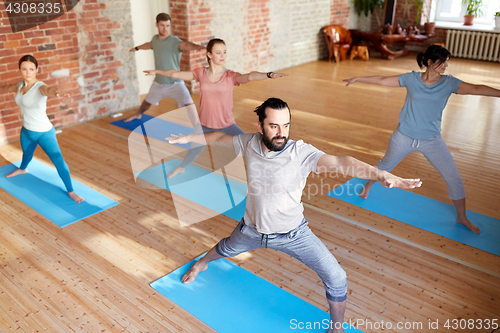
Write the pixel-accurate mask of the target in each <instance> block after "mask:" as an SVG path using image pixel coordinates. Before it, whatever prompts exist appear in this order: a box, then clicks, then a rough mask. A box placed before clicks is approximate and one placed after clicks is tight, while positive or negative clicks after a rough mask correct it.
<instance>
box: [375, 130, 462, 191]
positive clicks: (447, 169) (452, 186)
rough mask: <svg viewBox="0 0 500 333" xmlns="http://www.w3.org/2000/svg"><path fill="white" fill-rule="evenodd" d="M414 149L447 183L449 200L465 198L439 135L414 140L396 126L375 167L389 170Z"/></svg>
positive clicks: (457, 174) (456, 172)
mask: <svg viewBox="0 0 500 333" xmlns="http://www.w3.org/2000/svg"><path fill="white" fill-rule="evenodd" d="M416 151H419V152H421V153H422V154H424V156H425V158H426V159H427V160H428V161H429V162H430V163H431V164H432V166H433V167H434V168H435V169H436V170H437V171H438V172H439V173H440V174H441V177H443V179H444V181H445V182H446V184H447V185H448V192H449V195H450V199H451V200H460V199H463V198H465V188H464V182H463V181H462V177H461V176H460V172H459V171H458V168H457V165H456V164H455V161H454V160H453V157H452V156H451V153H450V150H449V149H448V146H446V143H445V142H444V140H443V138H442V137H441V135H438V136H436V137H433V138H430V139H424V140H416V139H412V138H410V137H408V136H406V135H404V134H403V133H401V132H400V131H399V128H397V129H396V130H395V131H394V133H392V135H391V138H390V140H389V146H388V147H387V151H386V152H385V155H384V157H383V158H382V159H381V160H380V161H379V162H378V164H377V165H376V167H377V168H378V169H381V170H385V171H389V172H390V171H391V170H392V169H394V168H395V167H396V165H398V164H399V162H401V161H402V160H403V158H405V157H406V156H407V155H409V154H411V153H413V152H416Z"/></svg>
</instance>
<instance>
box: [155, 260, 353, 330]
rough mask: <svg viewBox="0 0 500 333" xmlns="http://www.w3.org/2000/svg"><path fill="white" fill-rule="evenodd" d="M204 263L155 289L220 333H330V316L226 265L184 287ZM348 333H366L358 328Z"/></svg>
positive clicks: (176, 274)
mask: <svg viewBox="0 0 500 333" xmlns="http://www.w3.org/2000/svg"><path fill="white" fill-rule="evenodd" d="M198 259H199V258H197V259H195V260H193V261H191V262H190V263H188V264H186V265H184V266H182V267H180V268H179V269H177V270H175V271H173V272H172V273H170V274H168V275H165V276H164V277H162V278H161V279H159V280H157V281H155V282H153V283H151V287H153V288H154V289H155V290H157V291H158V292H159V293H161V294H162V295H163V296H165V297H167V298H169V299H170V300H172V301H173V302H174V303H176V304H177V305H179V306H180V307H182V308H183V309H185V310H186V311H188V312H189V313H191V314H192V315H194V316H195V317H197V318H198V319H200V320H201V321H203V322H204V323H205V324H207V325H208V326H210V327H212V328H213V329H214V330H216V331H217V332H219V333H234V332H238V333H255V332H259V333H268V332H269V333H282V332H296V331H305V332H326V331H327V329H328V325H329V321H330V315H329V314H328V313H326V312H325V311H323V310H321V309H319V308H317V307H315V306H314V305H311V304H309V303H307V302H306V301H304V300H302V299H300V298H299V297H297V296H294V295H292V294H290V293H288V292H286V291H285V290H283V289H281V288H279V287H277V286H275V285H274V284H272V283H270V282H267V281H266V280H264V279H262V278H260V277H258V276H257V275H255V274H253V273H251V272H249V271H247V270H245V269H244V268H241V267H239V266H238V265H235V264H233V263H232V262H230V261H228V260H226V259H219V260H217V261H213V262H211V263H209V264H208V269H207V270H206V271H204V272H201V273H200V274H199V275H198V276H197V278H196V280H194V281H193V282H191V283H189V284H187V285H186V284H183V283H182V282H181V277H182V275H183V274H184V273H186V272H187V271H188V270H189V268H190V267H191V266H192V265H193V264H194V262H195V261H196V260H198ZM308 323H309V325H310V327H311V329H306V325H307V324H308ZM315 323H316V324H315ZM314 325H316V326H314ZM344 325H345V327H347V324H344ZM345 332H348V333H356V332H361V333H362V331H360V330H358V329H356V328H354V327H350V328H347V329H345Z"/></svg>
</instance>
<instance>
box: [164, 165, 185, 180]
mask: <svg viewBox="0 0 500 333" xmlns="http://www.w3.org/2000/svg"><path fill="white" fill-rule="evenodd" d="M185 170H186V169H184V168H181V167H177V168H175V170H174V171H172V172H171V173H169V174H168V175H167V178H174V177H175V176H177V175H178V174H180V173H183V172H184V171H185Z"/></svg>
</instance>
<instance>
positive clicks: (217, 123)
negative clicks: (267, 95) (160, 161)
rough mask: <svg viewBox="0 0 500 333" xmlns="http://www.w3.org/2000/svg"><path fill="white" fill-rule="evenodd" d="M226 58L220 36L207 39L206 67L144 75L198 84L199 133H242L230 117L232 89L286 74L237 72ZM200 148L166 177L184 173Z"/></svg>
mask: <svg viewBox="0 0 500 333" xmlns="http://www.w3.org/2000/svg"><path fill="white" fill-rule="evenodd" d="M225 60H226V44H225V43H224V41H223V40H222V39H218V38H214V39H211V40H210V41H209V42H208V44H207V61H208V64H209V67H208V68H206V67H200V68H196V69H194V70H193V71H176V70H174V69H169V70H150V71H144V72H145V73H146V75H155V74H160V75H163V76H168V77H173V78H176V79H181V80H185V81H191V80H196V81H197V82H199V83H200V111H199V116H200V123H201V125H202V129H203V132H205V133H206V132H211V131H223V132H225V133H227V134H230V135H238V134H243V133H244V132H243V130H242V129H241V128H239V126H238V125H236V121H235V120H234V117H233V88H234V86H239V85H240V84H245V83H248V82H250V81H258V80H265V79H268V78H269V79H277V78H280V77H283V76H287V75H288V74H282V73H273V72H269V73H260V72H250V73H247V74H240V73H238V72H233V71H232V70H229V69H226V68H225V67H224V62H225ZM203 149H204V147H196V148H192V149H191V150H190V151H189V152H188V153H187V154H186V157H185V158H184V161H182V163H181V165H180V166H178V167H177V168H176V169H175V170H174V171H172V172H171V173H169V174H168V177H169V178H172V177H174V176H176V175H177V174H179V173H182V172H184V170H185V169H186V167H187V166H188V165H189V164H191V163H192V162H193V161H194V160H195V159H196V157H198V155H199V154H200V153H201V152H202V151H203Z"/></svg>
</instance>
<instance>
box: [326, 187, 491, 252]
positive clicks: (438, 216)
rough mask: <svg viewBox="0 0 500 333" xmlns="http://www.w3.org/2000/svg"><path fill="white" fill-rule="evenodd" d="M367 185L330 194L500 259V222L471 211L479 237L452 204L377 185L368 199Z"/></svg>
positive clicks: (472, 220) (341, 188)
mask: <svg viewBox="0 0 500 333" xmlns="http://www.w3.org/2000/svg"><path fill="white" fill-rule="evenodd" d="M365 183H366V180H361V179H358V178H353V179H351V180H349V181H348V182H346V183H344V184H343V185H342V186H340V187H338V188H336V189H335V190H333V191H332V192H330V193H328V195H329V196H331V197H334V198H337V199H340V200H343V201H345V202H349V203H351V204H353V205H356V206H358V207H361V208H364V209H368V210H370V211H372V212H375V213H378V214H381V215H384V216H387V217H390V218H393V219H395V220H398V221H401V222H404V223H407V224H410V225H412V226H415V227H417V228H420V229H424V230H426V231H430V232H432V233H435V234H438V235H440V236H443V237H446V238H449V239H452V240H455V241H457V242H460V243H464V244H467V245H469V246H472V247H475V248H477V249H480V250H483V251H486V252H489V253H493V254H496V255H497V256H500V241H499V239H500V220H498V219H494V218H492V217H489V216H486V215H482V214H479V213H475V212H471V211H469V210H468V211H467V217H468V218H469V220H470V221H471V222H472V223H474V224H475V225H477V226H478V227H479V229H480V230H481V233H480V234H479V235H477V234H475V233H473V232H471V231H470V230H469V229H467V228H466V227H465V226H463V225H461V224H458V223H457V222H456V210H455V206H453V205H451V204H448V203H444V202H441V201H437V200H434V199H431V198H427V197H424V196H422V195H419V194H416V193H413V192H409V191H405V190H401V189H397V188H392V189H389V188H385V187H383V186H382V185H380V184H379V183H375V184H374V185H373V187H372V189H371V191H370V195H369V197H368V199H366V200H365V199H362V198H360V197H359V195H358V194H357V193H359V192H360V190H361V189H362V186H363V185H364V184H365Z"/></svg>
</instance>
